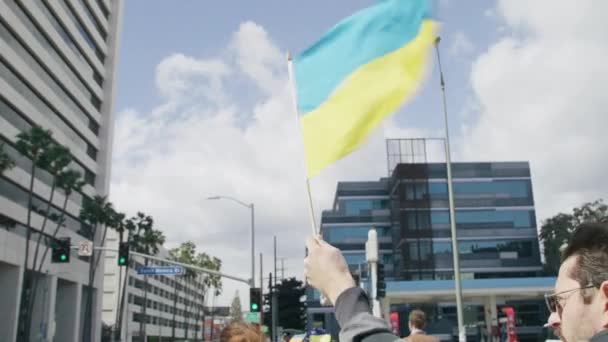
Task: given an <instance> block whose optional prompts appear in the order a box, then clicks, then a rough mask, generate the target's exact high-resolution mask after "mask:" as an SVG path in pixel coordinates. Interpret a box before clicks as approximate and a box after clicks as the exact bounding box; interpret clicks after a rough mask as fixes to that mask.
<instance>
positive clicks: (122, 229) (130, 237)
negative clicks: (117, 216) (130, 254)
mask: <svg viewBox="0 0 608 342" xmlns="http://www.w3.org/2000/svg"><path fill="white" fill-rule="evenodd" d="M153 225H154V219H152V217H151V216H146V215H145V214H144V213H141V212H138V213H137V215H136V216H133V217H131V218H128V219H124V217H123V221H122V222H121V223H120V224H119V225H118V226H117V228H116V230H117V232H118V234H119V236H120V241H121V242H122V241H123V235H124V234H125V233H126V234H127V243H128V244H129V248H130V249H131V250H134V251H136V252H139V251H140V250H144V248H143V246H141V240H142V239H141V238H140V237H139V235H140V234H141V233H142V232H143V231H146V230H148V229H152V226H153ZM132 263H133V261H131V262H130V263H129V266H128V267H126V268H125V275H124V278H123V279H122V290H121V291H120V293H121V296H120V305H119V309H118V310H117V311H116V322H117V324H116V326H117V332H116V334H117V336H121V330H122V321H123V314H124V307H125V299H126V297H127V282H128V279H129V269H130V268H131V267H132V266H131V265H132Z"/></svg>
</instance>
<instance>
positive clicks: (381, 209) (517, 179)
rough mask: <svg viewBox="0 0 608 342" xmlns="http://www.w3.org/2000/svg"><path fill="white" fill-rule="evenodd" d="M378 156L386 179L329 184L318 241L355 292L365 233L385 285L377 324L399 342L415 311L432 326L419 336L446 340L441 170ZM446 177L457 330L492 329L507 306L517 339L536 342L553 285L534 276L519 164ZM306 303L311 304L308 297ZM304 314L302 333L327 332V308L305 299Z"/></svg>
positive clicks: (527, 197)
mask: <svg viewBox="0 0 608 342" xmlns="http://www.w3.org/2000/svg"><path fill="white" fill-rule="evenodd" d="M393 143H398V144H405V145H406V146H407V147H408V148H407V149H409V148H411V149H412V150H413V149H414V148H413V145H415V144H419V143H420V142H419V141H416V140H396V141H389V142H388V147H389V152H390V149H391V147H392V145H391V144H393ZM422 143H424V141H422ZM421 150H424V148H422V149H421ZM388 156H389V172H390V176H389V177H386V178H382V179H380V180H378V181H370V182H368V181H363V182H340V183H338V186H337V190H336V196H335V201H334V205H333V208H332V209H331V210H328V211H324V212H323V215H322V221H321V232H322V234H323V236H324V239H325V240H326V241H328V242H330V243H332V244H333V245H335V246H336V247H338V248H339V249H340V250H342V252H343V254H344V256H345V259H346V261H347V263H348V264H349V267H350V269H351V272H352V273H353V274H358V275H359V276H360V277H361V278H362V279H363V282H364V283H365V281H366V280H368V279H369V277H368V274H367V264H366V258H365V241H366V240H367V233H368V231H369V229H371V228H375V229H376V231H377V234H378V243H379V260H380V262H382V263H383V264H384V265H385V271H386V280H387V296H386V298H385V299H384V301H383V303H382V304H383V305H382V307H383V309H384V316H385V317H386V318H388V317H389V313H396V314H398V315H399V317H400V322H399V323H400V324H399V325H400V331H399V333H400V335H402V336H406V335H407V334H409V331H407V315H408V313H409V311H411V310H412V309H415V308H421V309H423V310H424V311H425V312H426V313H427V315H428V316H429V317H430V319H431V320H432V321H433V322H434V323H433V324H431V325H430V326H429V331H430V332H431V333H434V334H437V335H443V336H445V337H446V339H449V338H450V336H454V334H455V333H456V331H453V330H452V329H451V328H450V327H454V326H455V325H456V310H455V298H454V281H453V279H454V269H453V264H452V248H451V234H450V224H449V223H450V221H449V206H448V195H447V181H446V165H445V163H429V162H426V161H425V158H421V159H417V158H414V156H415V155H414V154H412V153H410V154H408V155H407V156H406V158H398V159H394V154H391V153H389V154H388ZM452 170H453V172H452V173H453V179H454V194H455V207H456V224H457V235H458V246H459V250H458V253H459V256H460V268H461V277H462V279H463V295H464V300H465V305H466V308H465V323H466V324H467V325H469V326H475V325H477V326H480V327H484V328H483V329H478V330H477V331H476V332H475V331H469V332H468V333H469V334H472V335H475V336H477V337H480V335H481V331H485V330H486V329H488V330H491V326H493V325H494V326H496V325H498V318H499V317H498V314H499V312H500V310H499V308H500V307H504V306H511V307H513V308H514V309H515V312H516V314H517V317H518V323H519V327H518V331H519V333H520V339H522V340H536V337H537V335H538V334H540V333H541V328H542V325H543V324H544V322H546V318H547V312H546V308H545V306H544V303H543V301H542V294H543V293H544V292H545V291H550V290H551V288H552V286H553V284H554V279H551V278H542V277H540V275H541V271H542V264H541V258H540V250H539V241H538V235H537V229H536V215H535V209H534V198H533V194H532V181H531V175H530V168H529V165H528V163H527V162H490V163H486V162H474V163H472V162H468V163H453V164H452ZM309 295H311V296H312V298H314V299H316V298H318V294H316V293H314V291H309ZM308 310H309V323H310V325H311V327H312V326H314V325H317V326H319V325H321V326H325V327H326V328H327V329H329V330H332V331H333V332H334V333H335V332H336V328H337V324H336V322H335V319H334V318H333V315H332V314H331V309H330V308H326V307H321V306H319V305H318V303H317V302H316V300H313V301H311V302H309V309H308Z"/></svg>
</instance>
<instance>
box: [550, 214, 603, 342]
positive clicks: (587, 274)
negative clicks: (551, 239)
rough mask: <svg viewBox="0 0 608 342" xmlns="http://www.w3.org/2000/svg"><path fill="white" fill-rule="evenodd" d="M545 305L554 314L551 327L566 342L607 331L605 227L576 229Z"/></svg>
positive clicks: (598, 225) (575, 341) (588, 337)
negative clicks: (553, 327) (553, 288)
mask: <svg viewBox="0 0 608 342" xmlns="http://www.w3.org/2000/svg"><path fill="white" fill-rule="evenodd" d="M547 304H548V305H549V307H550V309H551V311H552V312H555V313H557V315H552V317H550V318H551V320H552V322H551V323H552V325H553V326H558V327H559V330H558V332H559V333H560V337H561V338H562V340H565V341H567V342H578V341H587V340H589V339H590V338H591V337H592V336H593V335H595V334H596V333H597V332H599V331H601V330H603V329H605V328H608V223H587V224H582V225H580V226H579V227H577V228H576V230H575V231H574V233H573V235H572V238H571V239H570V242H569V244H568V246H567V247H566V249H565V250H564V252H563V254H562V264H561V266H560V269H559V275H558V277H557V282H556V283H555V293H554V294H553V295H550V296H547Z"/></svg>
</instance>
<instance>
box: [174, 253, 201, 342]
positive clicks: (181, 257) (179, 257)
mask: <svg viewBox="0 0 608 342" xmlns="http://www.w3.org/2000/svg"><path fill="white" fill-rule="evenodd" d="M169 256H170V258H171V259H172V260H175V261H177V262H181V263H183V264H188V265H195V266H196V265H197V258H196V245H195V244H194V242H192V241H187V242H183V243H182V244H181V245H180V246H179V247H177V248H174V249H172V250H170V251H169ZM195 277H196V272H194V271H193V270H191V269H188V268H187V269H186V273H185V274H184V275H182V276H181V277H180V278H181V279H182V280H183V288H184V291H183V292H184V297H186V296H187V292H186V290H185V289H186V286H185V285H186V284H187V283H189V282H191V281H192V280H193V279H195ZM176 307H177V302H176V301H175V302H174V303H173V310H175V309H176ZM184 318H185V319H186V329H185V331H184V334H185V336H184V338H188V325H189V322H188V305H186V304H184ZM173 325H174V326H175V316H173Z"/></svg>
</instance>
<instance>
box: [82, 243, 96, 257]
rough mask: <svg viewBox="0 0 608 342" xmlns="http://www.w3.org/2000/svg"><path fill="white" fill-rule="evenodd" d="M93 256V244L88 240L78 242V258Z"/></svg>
mask: <svg viewBox="0 0 608 342" xmlns="http://www.w3.org/2000/svg"><path fill="white" fill-rule="evenodd" d="M91 255H93V242H92V241H89V240H83V241H80V244H78V256H86V257H90V256H91Z"/></svg>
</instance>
